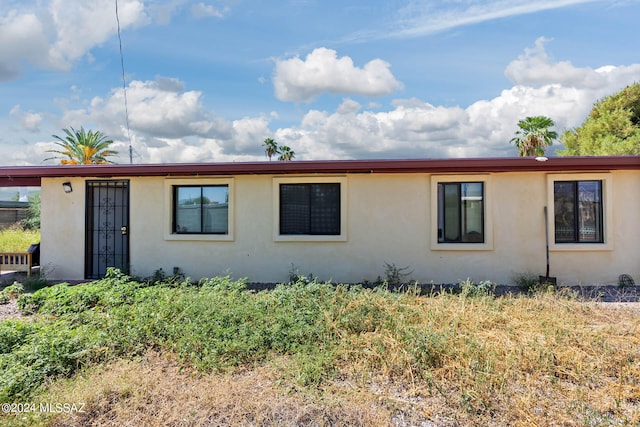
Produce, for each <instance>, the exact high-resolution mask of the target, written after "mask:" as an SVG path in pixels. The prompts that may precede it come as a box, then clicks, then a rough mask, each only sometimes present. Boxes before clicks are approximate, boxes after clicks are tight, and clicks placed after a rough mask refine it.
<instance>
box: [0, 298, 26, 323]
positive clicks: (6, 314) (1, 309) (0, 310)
mask: <svg viewBox="0 0 640 427" xmlns="http://www.w3.org/2000/svg"><path fill="white" fill-rule="evenodd" d="M22 317H26V316H25V315H24V314H22V313H21V312H20V310H18V302H17V300H16V299H10V300H9V302H8V303H6V304H0V321H2V320H5V319H16V318H22Z"/></svg>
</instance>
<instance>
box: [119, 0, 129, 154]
mask: <svg viewBox="0 0 640 427" xmlns="http://www.w3.org/2000/svg"><path fill="white" fill-rule="evenodd" d="M115 1H116V22H117V23H118V43H119V44H120V67H121V69H122V92H123V94H124V117H125V120H126V123H127V137H128V138H129V163H130V164H133V146H132V144H131V130H130V129H129V107H128V105H127V81H126V79H125V77H124V55H123V54H122V37H121V36H120V17H119V16H118V0H115Z"/></svg>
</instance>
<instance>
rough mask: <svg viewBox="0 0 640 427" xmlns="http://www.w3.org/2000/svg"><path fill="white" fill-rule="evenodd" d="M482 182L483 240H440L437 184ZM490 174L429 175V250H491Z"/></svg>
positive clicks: (491, 210) (491, 203)
mask: <svg viewBox="0 0 640 427" xmlns="http://www.w3.org/2000/svg"><path fill="white" fill-rule="evenodd" d="M450 183H459V184H466V183H482V187H483V188H482V190H483V194H482V199H483V200H482V201H483V214H482V220H483V231H484V242H482V243H481V242H440V241H439V237H438V228H439V225H440V224H439V210H440V206H439V197H438V186H439V184H450ZM492 197H493V195H492V185H491V176H490V175H486V174H474V175H432V176H431V209H430V212H431V250H433V251H491V250H493V209H492V205H493V201H492Z"/></svg>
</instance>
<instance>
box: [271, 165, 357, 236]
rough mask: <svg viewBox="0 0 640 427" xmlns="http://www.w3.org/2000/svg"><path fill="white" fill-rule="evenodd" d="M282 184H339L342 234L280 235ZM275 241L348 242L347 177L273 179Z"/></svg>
mask: <svg viewBox="0 0 640 427" xmlns="http://www.w3.org/2000/svg"><path fill="white" fill-rule="evenodd" d="M281 184H339V185H340V234H280V185H281ZM272 189H273V241H275V242H344V241H346V240H347V178H346V177H308V176H305V177H277V178H273V182H272Z"/></svg>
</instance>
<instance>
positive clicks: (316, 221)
mask: <svg viewBox="0 0 640 427" xmlns="http://www.w3.org/2000/svg"><path fill="white" fill-rule="evenodd" d="M279 194H280V196H279V201H280V204H279V208H280V210H279V212H280V226H279V229H280V235H323V236H337V235H340V234H341V224H340V222H341V209H340V208H341V206H340V205H341V203H340V200H341V196H340V183H333V182H332V183H301V184H297V183H296V184H288V183H281V184H280V186H279Z"/></svg>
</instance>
